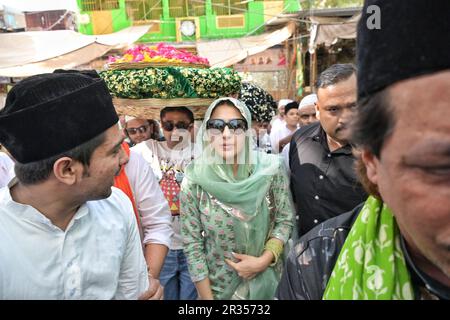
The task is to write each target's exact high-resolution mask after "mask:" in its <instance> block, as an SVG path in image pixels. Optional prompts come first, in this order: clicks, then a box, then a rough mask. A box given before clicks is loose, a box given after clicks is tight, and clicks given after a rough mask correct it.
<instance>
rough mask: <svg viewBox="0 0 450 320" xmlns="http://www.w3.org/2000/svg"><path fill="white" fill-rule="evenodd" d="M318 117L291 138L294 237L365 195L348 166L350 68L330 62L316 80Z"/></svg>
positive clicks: (351, 159) (353, 96)
mask: <svg viewBox="0 0 450 320" xmlns="http://www.w3.org/2000/svg"><path fill="white" fill-rule="evenodd" d="M317 98H318V101H317V104H316V111H317V114H318V116H319V122H316V123H313V124H311V125H308V126H305V127H302V128H301V129H300V130H298V131H297V132H296V133H295V134H294V136H293V138H292V141H291V147H290V151H289V167H290V169H291V191H292V195H293V197H294V201H295V204H296V209H297V217H296V218H297V230H298V236H302V235H303V234H305V233H306V232H308V231H309V230H311V229H312V228H313V227H314V226H315V225H317V224H319V223H321V222H323V221H325V220H327V219H330V218H333V217H335V216H337V215H339V214H341V213H343V212H346V211H348V210H350V209H351V208H353V207H354V206H355V205H357V204H359V203H361V202H362V201H364V200H365V198H366V193H365V192H364V190H363V188H362V186H361V185H360V184H359V183H358V182H357V179H356V174H355V171H354V169H353V163H354V157H353V155H352V147H351V145H350V144H349V142H348V139H349V135H350V132H349V124H350V121H351V120H352V118H353V116H354V111H355V108H356V69H355V67H354V66H353V65H352V64H335V65H332V66H331V67H329V68H328V69H326V70H325V71H323V72H322V73H321V75H320V76H319V79H318V81H317Z"/></svg>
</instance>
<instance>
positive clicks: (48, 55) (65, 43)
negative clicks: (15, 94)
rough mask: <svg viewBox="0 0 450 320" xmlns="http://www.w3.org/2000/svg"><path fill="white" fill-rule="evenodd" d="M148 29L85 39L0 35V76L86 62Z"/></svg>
mask: <svg viewBox="0 0 450 320" xmlns="http://www.w3.org/2000/svg"><path fill="white" fill-rule="evenodd" d="M149 27H150V26H138V27H129V28H126V29H123V30H121V31H119V32H116V33H113V34H106V35H96V36H88V35H83V34H80V33H77V32H74V31H72V30H57V31H30V32H16V33H3V34H0V43H1V44H2V45H1V46H0V76H4V77H27V76H31V75H34V74H38V73H46V72H53V70H55V69H60V68H62V69H70V68H74V67H76V66H79V65H82V64H86V63H89V62H90V61H92V60H94V59H96V58H98V57H101V56H102V55H104V54H105V53H106V52H108V51H109V50H111V49H118V48H122V47H126V46H129V45H131V44H132V43H134V42H135V41H137V40H138V39H139V38H140V37H142V36H143V35H144V34H145V33H147V31H148V29H149Z"/></svg>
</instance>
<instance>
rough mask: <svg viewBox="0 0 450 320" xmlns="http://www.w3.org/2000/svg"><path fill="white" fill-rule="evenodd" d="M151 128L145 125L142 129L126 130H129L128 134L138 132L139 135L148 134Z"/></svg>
mask: <svg viewBox="0 0 450 320" xmlns="http://www.w3.org/2000/svg"><path fill="white" fill-rule="evenodd" d="M149 127H150V126H149V125H143V126H140V127H137V128H127V129H126V130H127V133H128V134H136V133H138V132H139V133H146V132H147V130H148V128H149Z"/></svg>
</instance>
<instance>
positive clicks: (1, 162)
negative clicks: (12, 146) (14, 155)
mask: <svg viewBox="0 0 450 320" xmlns="http://www.w3.org/2000/svg"><path fill="white" fill-rule="evenodd" d="M13 177H14V162H13V161H12V160H11V158H10V157H9V156H8V155H7V154H6V153H4V152H0V188H3V187H4V186H6V185H7V184H8V182H9V181H10V180H11V179H12V178H13Z"/></svg>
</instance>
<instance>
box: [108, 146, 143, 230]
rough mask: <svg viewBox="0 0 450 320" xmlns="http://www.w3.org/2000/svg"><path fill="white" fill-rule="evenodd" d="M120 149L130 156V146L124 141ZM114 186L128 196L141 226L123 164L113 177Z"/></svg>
mask: <svg viewBox="0 0 450 320" xmlns="http://www.w3.org/2000/svg"><path fill="white" fill-rule="evenodd" d="M122 149H123V150H124V151H125V153H126V154H127V156H130V147H129V146H128V144H127V143H126V142H123V143H122ZM114 187H116V188H119V189H120V190H122V191H123V192H125V194H126V195H127V196H128V198H130V200H131V203H132V204H133V210H134V215H135V216H136V220H137V223H138V226H139V227H140V226H141V222H140V219H139V213H138V210H137V207H136V201H135V200H134V196H133V190H132V189H131V185H130V181H128V177H127V174H126V173H125V166H122V169H120V173H119V175H118V176H117V177H115V178H114Z"/></svg>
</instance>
